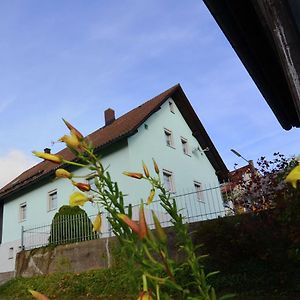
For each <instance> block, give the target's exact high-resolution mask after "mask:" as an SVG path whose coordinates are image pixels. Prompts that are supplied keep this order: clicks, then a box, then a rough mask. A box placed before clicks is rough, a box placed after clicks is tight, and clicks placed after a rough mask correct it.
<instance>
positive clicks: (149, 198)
mask: <svg viewBox="0 0 300 300" xmlns="http://www.w3.org/2000/svg"><path fill="white" fill-rule="evenodd" d="M154 195H155V189H151V191H150V194H149V196H148V199H147V205H149V204H151V203H152V201H153V198H154Z"/></svg>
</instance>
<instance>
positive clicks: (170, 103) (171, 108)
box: [169, 101, 175, 114]
mask: <svg viewBox="0 0 300 300" xmlns="http://www.w3.org/2000/svg"><path fill="white" fill-rule="evenodd" d="M169 108H170V112H171V113H173V114H175V105H174V102H173V101H169Z"/></svg>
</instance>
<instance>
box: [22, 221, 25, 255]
mask: <svg viewBox="0 0 300 300" xmlns="http://www.w3.org/2000/svg"><path fill="white" fill-rule="evenodd" d="M21 249H22V250H24V249H25V245H24V226H23V225H22V226H21Z"/></svg>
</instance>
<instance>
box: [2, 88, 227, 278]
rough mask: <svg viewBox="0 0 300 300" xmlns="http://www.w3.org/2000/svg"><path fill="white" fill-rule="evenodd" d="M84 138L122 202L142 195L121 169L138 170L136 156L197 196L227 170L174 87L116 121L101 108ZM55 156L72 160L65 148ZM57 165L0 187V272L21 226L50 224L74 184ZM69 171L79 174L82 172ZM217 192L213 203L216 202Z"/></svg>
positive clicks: (10, 259) (10, 262)
mask: <svg viewBox="0 0 300 300" xmlns="http://www.w3.org/2000/svg"><path fill="white" fill-rule="evenodd" d="M79 129H80V128H79ZM88 138H89V140H90V141H91V142H92V143H93V145H94V147H95V149H96V151H97V153H99V154H100V155H101V156H102V162H103V165H104V166H105V167H109V171H110V174H111V176H112V178H113V180H115V181H117V182H118V183H119V186H120V189H121V190H122V191H123V192H124V193H125V194H128V197H127V198H126V201H127V202H131V203H133V204H137V203H139V202H140V199H141V198H144V199H145V197H147V196H148V192H149V186H148V185H146V183H144V182H142V181H137V182H133V180H132V178H128V177H126V176H123V175H122V172H123V171H141V161H142V160H144V161H145V163H146V164H147V165H148V166H149V169H150V168H151V165H152V158H155V160H156V161H157V163H158V165H159V168H160V171H161V174H162V176H163V179H164V181H165V185H166V187H167V188H169V190H171V191H172V192H174V193H178V192H179V193H180V192H181V191H182V190H183V189H194V191H195V192H196V193H197V195H199V197H200V196H201V185H202V184H206V183H209V184H212V185H214V186H218V184H219V181H218V179H219V180H224V179H225V178H226V176H227V173H228V170H227V168H226V166H225V164H224V163H223V161H222V159H221V157H220V155H219V154H218V152H217V150H216V148H215V147H214V145H213V143H212V141H211V139H210V138H209V136H208V134H207V132H206V131H205V129H204V127H203V125H202V124H201V122H200V120H199V119H198V117H197V115H196V113H195V111H194V110H193V108H192V106H191V104H190V103H189V101H188V99H187V97H186V96H185V94H184V92H183V90H182V88H181V87H180V85H176V86H174V87H172V88H170V89H168V90H167V91H165V92H163V93H162V94H160V95H158V96H156V97H154V98H153V99H151V100H149V101H147V102H145V103H144V104H142V105H140V106H138V107H137V108H135V109H133V110H132V111H130V112H128V113H126V114H125V115H123V116H121V117H119V118H117V119H115V113H114V111H113V110H112V109H108V110H106V111H105V126H103V127H102V128H100V129H98V130H96V131H95V132H93V133H91V134H90V135H89V136H88ZM33 146H34V145H33ZM47 151H49V149H48V150H47ZM58 154H60V155H62V156H63V157H65V158H66V159H69V160H72V159H74V155H73V154H72V153H71V152H70V151H69V150H68V149H67V148H66V149H64V150H62V151H60V152H59V153H58ZM57 168H58V166H57V165H56V164H54V163H51V162H49V161H43V162H41V163H39V164H37V165H36V166H34V167H32V168H31V169H29V170H27V171H25V172H24V173H22V174H21V175H20V176H18V177H17V178H16V179H14V180H13V181H11V182H10V183H9V184H7V185H6V186H5V187H3V188H2V189H1V190H0V241H1V245H0V273H1V272H7V271H12V270H14V267H15V266H14V261H15V254H16V252H17V251H19V250H20V245H21V241H20V236H21V229H22V226H25V227H26V228H30V227H32V226H36V225H38V224H41V225H42V224H50V223H51V221H52V218H53V216H54V214H55V213H56V212H57V210H58V208H59V207H60V206H62V205H64V204H68V199H69V195H70V194H71V193H72V192H73V191H74V190H75V188H74V187H73V186H72V185H71V184H70V183H69V182H68V181H67V180H64V179H57V180H54V176H55V175H54V172H55V170H56V169H57ZM74 172H75V174H76V175H79V174H84V173H85V170H83V169H77V170H75V171H74ZM219 194H220V196H219V197H217V198H216V199H214V201H216V202H218V204H220V203H221V204H222V198H221V193H220V192H219ZM202 200H203V199H202ZM203 201H204V202H205V199H204V200H203ZM85 209H86V211H87V213H88V214H93V213H95V210H94V207H93V206H92V204H87V205H86V206H85Z"/></svg>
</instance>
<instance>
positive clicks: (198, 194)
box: [194, 181, 204, 202]
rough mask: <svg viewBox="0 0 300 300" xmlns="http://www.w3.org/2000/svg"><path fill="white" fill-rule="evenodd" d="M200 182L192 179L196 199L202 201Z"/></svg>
mask: <svg viewBox="0 0 300 300" xmlns="http://www.w3.org/2000/svg"><path fill="white" fill-rule="evenodd" d="M202 186H203V185H202V184H201V182H199V181H194V188H195V194H196V197H197V200H198V201H200V202H204V194H203V188H202Z"/></svg>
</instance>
